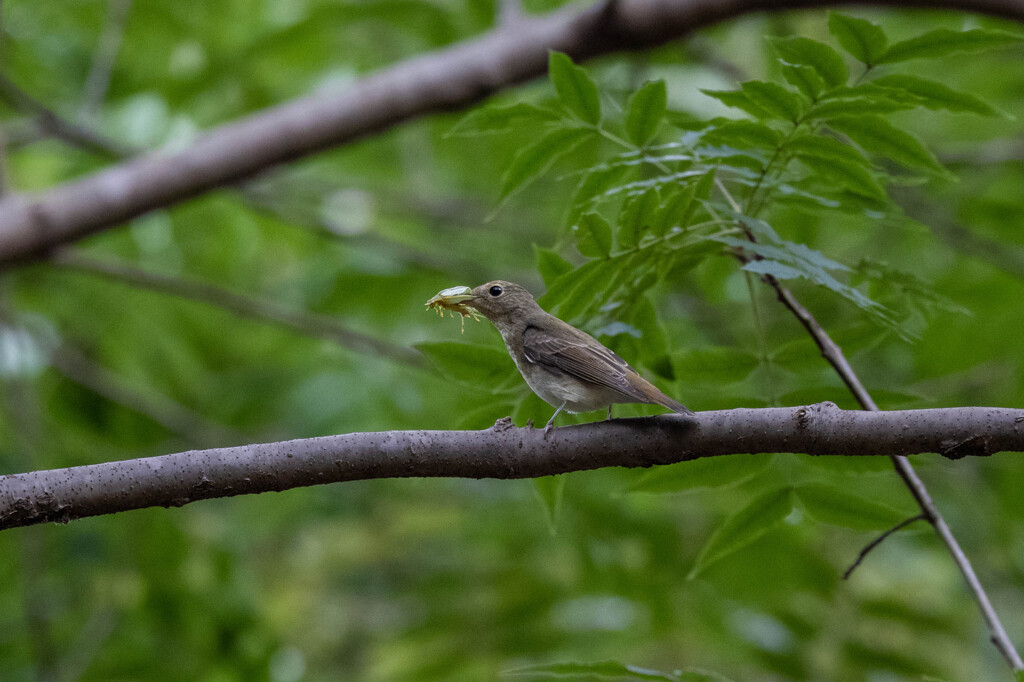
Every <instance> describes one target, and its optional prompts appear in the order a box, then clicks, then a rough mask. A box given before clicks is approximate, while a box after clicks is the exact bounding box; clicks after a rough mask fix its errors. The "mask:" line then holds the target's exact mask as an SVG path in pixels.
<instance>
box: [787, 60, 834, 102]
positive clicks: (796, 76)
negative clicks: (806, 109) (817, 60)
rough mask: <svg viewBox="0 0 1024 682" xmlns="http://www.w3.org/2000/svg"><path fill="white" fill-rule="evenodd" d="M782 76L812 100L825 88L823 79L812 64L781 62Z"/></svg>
mask: <svg viewBox="0 0 1024 682" xmlns="http://www.w3.org/2000/svg"><path fill="white" fill-rule="evenodd" d="M782 77H783V78H785V79H786V82H787V83H789V84H790V85H792V86H794V87H795V88H796V89H797V90H799V91H800V92H802V93H804V94H805V95H807V97H809V98H811V99H812V100H814V99H817V98H818V96H819V95H821V93H822V91H824V90H825V81H824V79H822V77H821V75H820V74H818V72H817V70H815V68H814V67H813V66H806V65H804V64H786V63H785V62H783V63H782Z"/></svg>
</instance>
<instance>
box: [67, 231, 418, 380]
mask: <svg viewBox="0 0 1024 682" xmlns="http://www.w3.org/2000/svg"><path fill="white" fill-rule="evenodd" d="M50 260H51V262H52V263H53V264H55V265H58V266H60V267H62V268H65V269H68V270H73V271H76V272H82V273H87V274H90V275H98V276H100V277H106V278H109V279H112V280H116V281H120V282H124V283H127V284H132V285H135V286H139V287H144V288H146V289H151V290H153V291H159V292H161V293H165V294H170V295H172V296H181V297H184V298H188V299H191V300H193V301H198V302H200V303H206V304H208V305H214V306H217V307H219V308H223V309H224V310H227V311H229V312H231V313H234V314H235V315H238V316H239V317H247V318H250V319H254V320H257V321H259V322H271V323H274V324H278V325H281V326H284V327H287V328H289V329H292V330H299V331H301V332H302V333H304V334H308V335H310V336H314V337H317V338H321V339H325V340H327V341H333V342H334V343H336V344H338V345H339V346H342V347H344V348H348V349H350V350H354V351H357V352H360V353H368V354H370V355H376V356H379V357H382V358H387V359H389V360H393V361H395V362H400V363H402V364H404V365H409V366H410V367H415V368H417V369H424V368H425V367H426V363H425V362H424V359H423V356H422V355H420V354H419V353H418V352H417V351H415V350H413V349H412V348H406V347H405V346H399V345H397V344H393V343H391V342H390V341H384V340H383V339H377V338H374V337H372V336H370V335H369V334H363V333H362V332H357V331H355V330H352V329H349V328H348V327H345V326H344V325H341V324H339V323H338V322H337V321H336V320H334V319H333V318H331V317H327V316H325V315H316V314H313V313H307V312H301V311H297V310H289V309H288V308H284V307H282V306H279V305H276V304H274V303H271V302H269V301H262V300H260V299H257V298H253V297H251V296H245V295H243V294H237V293H235V292H233V291H228V290H227V289H223V288H221V287H218V286H215V285H213V284H208V283H206V282H199V281H195V280H186V279H181V278H178V277H171V276H169V275H163V274H159V273H156V272H150V271H147V270H143V269H142V268H138V267H135V266H134V265H130V264H127V263H117V262H112V261H109V260H100V259H96V258H90V257H88V256H83V255H81V254H77V253H72V252H71V251H68V250H62V251H60V252H59V253H56V254H54V255H53V257H52V258H51V259H50Z"/></svg>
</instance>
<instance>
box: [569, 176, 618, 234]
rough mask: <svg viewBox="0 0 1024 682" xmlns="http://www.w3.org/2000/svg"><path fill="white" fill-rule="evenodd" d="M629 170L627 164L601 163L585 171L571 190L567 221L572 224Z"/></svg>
mask: <svg viewBox="0 0 1024 682" xmlns="http://www.w3.org/2000/svg"><path fill="white" fill-rule="evenodd" d="M629 171H630V168H629V167H628V166H619V165H601V166H597V167H595V168H591V169H590V170H588V171H587V173H586V175H584V176H583V179H582V180H580V183H579V184H578V185H577V186H576V190H575V191H574V192H573V196H572V201H571V208H570V210H569V223H570V224H572V223H573V222H574V221H575V220H576V219H577V218H578V216H579V214H580V213H582V212H583V211H585V210H587V208H588V207H589V206H592V205H594V204H596V203H597V199H598V198H599V197H600V195H602V194H603V193H604V192H606V191H607V190H608V189H609V188H611V187H612V186H613V185H614V184H615V183H616V182H618V181H619V180H621V179H622V176H624V175H625V174H626V173H627V172H629Z"/></svg>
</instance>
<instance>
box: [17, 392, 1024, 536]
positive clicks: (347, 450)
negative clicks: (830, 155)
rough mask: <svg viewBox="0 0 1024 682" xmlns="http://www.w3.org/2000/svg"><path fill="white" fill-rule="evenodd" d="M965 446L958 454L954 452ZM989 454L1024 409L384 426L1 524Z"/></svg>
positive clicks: (27, 487)
mask: <svg viewBox="0 0 1024 682" xmlns="http://www.w3.org/2000/svg"><path fill="white" fill-rule="evenodd" d="M963 442H970V443H971V444H972V446H971V447H970V448H969V449H967V450H964V449H963V448H959V449H956V446H957V444H960V443H963ZM950 448H954V449H955V452H956V455H957V456H964V455H973V456H985V455H990V454H992V453H994V452H999V451H1003V450H1024V410H1014V409H1006V408H996V407H961V408H946V409H935V410H907V411H895V412H863V411H846V410H840V409H839V408H838V407H836V406H835V404H833V403H820V404H817V405H810V406H804V407H785V408H782V407H780V408H769V409H736V410H723V411H712V412H702V413H699V414H698V415H697V416H696V417H681V416H676V415H664V416H660V417H642V418H636V419H616V420H613V421H606V422H595V423H590V424H581V425H578V426H567V427H563V428H557V429H554V430H553V431H552V432H551V433H550V434H549V435H548V436H547V438H545V437H544V432H543V431H542V430H541V429H534V428H529V427H525V428H516V427H514V426H512V423H511V421H510V420H509V419H507V418H506V419H503V420H500V421H498V423H496V424H495V425H494V426H493V427H491V428H490V429H486V430H483V431H384V432H379V433H351V434H344V435H339V436H326V437H322V438H309V439H305V440H293V441H285V442H280V443H265V444H257V445H243V446H239V447H232V448H220V449H214V450H193V451H190V452H182V453H178V454H172V455H162V456H159V457H148V458H142V459H133V460H127V461H122V462H106V463H102V464H90V465H87V466H79V467H71V468H68V469H53V470H49V471H35V472H31V473H24V474H11V475H7V476H0V529H4V528H13V527H16V526H25V525H30V524H36V523H44V522H48V521H56V522H66V521H70V520H72V519H77V518H82V517H85V516H95V515H98V514H110V513H114V512H119V511H127V510H130V509H139V508H142V507H152V506H163V507H168V506H181V505H183V504H187V503H189V502H193V501H195V500H202V499H208V498H212V497H229V496H232V495H242V494H249V493H260V492H266V491H270V490H286V489H288V488H294V487H298V486H307V485H316V484H320V483H334V482H338V481H355V480H362V479H370V478H407V477H421V476H426V477H448V476H453V477H466V478H503V479H511V478H532V477H536V476H550V475H553V474H562V473H566V472H570V471H584V470H588V469H597V468H600V467H610V466H622V467H647V466H651V465H654V464H671V463H674V462H682V461H688V460H693V459H698V458H700V457H712V456H716V455H727V454H735V453H769V452H804V453H807V454H811V455H865V456H867V455H909V454H916V453H923V452H939V453H944V452H947V451H948V450H950Z"/></svg>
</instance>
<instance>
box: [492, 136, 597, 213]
mask: <svg viewBox="0 0 1024 682" xmlns="http://www.w3.org/2000/svg"><path fill="white" fill-rule="evenodd" d="M592 134H593V132H592V131H591V130H588V129H586V128H556V129H555V130H552V131H551V132H549V133H548V134H547V135H544V136H543V137H541V138H540V139H539V140H537V141H536V142H534V143H533V144H531V145H529V146H527V147H525V148H524V149H522V150H520V151H519V153H518V154H516V156H515V157H514V158H513V159H512V163H511V165H510V166H509V167H508V170H506V171H505V174H504V175H503V176H502V178H501V194H500V195H499V200H504V199H506V198H508V197H509V196H510V195H511V194H512V193H513V192H516V191H518V190H520V189H522V188H523V187H525V186H526V185H527V184H529V183H530V182H532V181H533V180H536V179H537V177H538V176H540V175H541V174H542V173H544V172H545V171H547V170H548V169H549V168H551V166H552V165H553V164H554V163H555V161H557V160H558V159H559V157H561V156H563V155H565V154H568V153H569V152H570V151H572V150H573V149H574V148H575V147H576V146H577V145H579V144H580V143H581V142H583V140H585V139H587V138H588V137H590V136H591V135H592Z"/></svg>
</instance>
